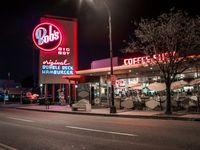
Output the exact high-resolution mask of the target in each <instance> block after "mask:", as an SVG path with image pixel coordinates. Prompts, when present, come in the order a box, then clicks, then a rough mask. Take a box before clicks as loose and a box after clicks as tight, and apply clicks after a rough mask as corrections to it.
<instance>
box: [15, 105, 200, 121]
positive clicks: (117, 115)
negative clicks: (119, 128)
mask: <svg viewBox="0 0 200 150" xmlns="http://www.w3.org/2000/svg"><path fill="white" fill-rule="evenodd" d="M16 109H21V110H30V111H40V112H50V113H62V114H72V115H88V116H103V117H122V118H140V119H162V120H180V121H200V118H189V117H177V116H159V115H152V116H145V115H122V114H100V113H87V112H69V111H55V110H40V109H30V108H16Z"/></svg>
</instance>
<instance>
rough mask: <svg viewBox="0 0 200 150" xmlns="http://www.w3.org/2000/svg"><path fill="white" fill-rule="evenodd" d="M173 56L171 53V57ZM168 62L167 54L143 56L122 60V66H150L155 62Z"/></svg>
mask: <svg viewBox="0 0 200 150" xmlns="http://www.w3.org/2000/svg"><path fill="white" fill-rule="evenodd" d="M174 55H175V52H172V56H174ZM168 60H169V53H161V54H155V55H153V56H152V57H150V56H143V57H135V58H128V59H124V65H136V64H152V63H155V62H167V61H168Z"/></svg>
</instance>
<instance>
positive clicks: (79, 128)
mask: <svg viewBox="0 0 200 150" xmlns="http://www.w3.org/2000/svg"><path fill="white" fill-rule="evenodd" d="M65 127H66V128H71V129H77V130H85V131H92V132H101V133H109V134H117V135H125V136H138V135H136V134H129V133H121V132H112V131H104V130H97V129H89V128H81V127H75V126H65Z"/></svg>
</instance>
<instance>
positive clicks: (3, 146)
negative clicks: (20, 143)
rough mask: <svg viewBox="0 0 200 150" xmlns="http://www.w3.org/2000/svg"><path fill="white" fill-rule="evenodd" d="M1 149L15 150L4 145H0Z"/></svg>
mask: <svg viewBox="0 0 200 150" xmlns="http://www.w3.org/2000/svg"><path fill="white" fill-rule="evenodd" d="M1 148H2V149H3V150H17V149H16V148H14V147H11V146H8V145H5V144H2V143H0V149H1Z"/></svg>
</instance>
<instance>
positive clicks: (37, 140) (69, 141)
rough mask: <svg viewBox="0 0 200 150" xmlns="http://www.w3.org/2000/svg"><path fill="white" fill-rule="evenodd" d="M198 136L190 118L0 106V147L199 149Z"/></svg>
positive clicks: (20, 149) (199, 128)
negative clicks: (56, 111)
mask: <svg viewBox="0 0 200 150" xmlns="http://www.w3.org/2000/svg"><path fill="white" fill-rule="evenodd" d="M199 136H200V124H199V122H192V121H176V120H158V119H156V120H153V119H133V118H120V117H100V116H98V117H97V116H86V115H73V114H61V113H49V112H37V111H27V110H18V109H15V108H0V150H1V149H13V150H14V149H18V150H107V149H108V150H123V149H124V150H133V149H136V150H145V149H148V150H149V149H152V150H159V149H166V150H168V149H170V150H171V149H176V150H177V149H180V150H183V149H187V150H190V149H191V150H198V149H199V147H200V142H199ZM6 147H7V148H6Z"/></svg>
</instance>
